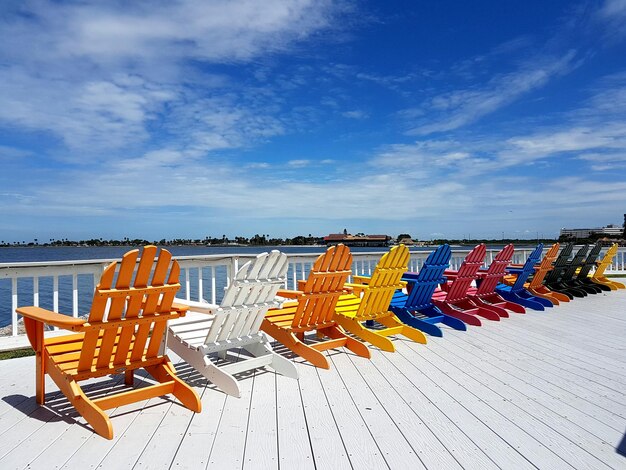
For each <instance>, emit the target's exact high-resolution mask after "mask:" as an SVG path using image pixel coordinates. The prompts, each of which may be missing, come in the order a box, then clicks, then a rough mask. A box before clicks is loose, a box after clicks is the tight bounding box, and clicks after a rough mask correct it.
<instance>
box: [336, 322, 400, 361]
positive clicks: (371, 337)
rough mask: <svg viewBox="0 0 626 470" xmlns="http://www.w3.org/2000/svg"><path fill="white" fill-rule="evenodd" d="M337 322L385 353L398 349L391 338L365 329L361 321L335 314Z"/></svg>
mask: <svg viewBox="0 0 626 470" xmlns="http://www.w3.org/2000/svg"><path fill="white" fill-rule="evenodd" d="M335 320H336V321H337V323H339V325H340V326H341V327H342V328H344V329H345V330H347V331H349V332H350V333H352V334H353V335H355V336H358V337H359V338H361V339H362V340H364V341H367V342H368V343H370V344H372V345H374V346H376V347H378V348H380V349H382V350H383V351H388V352H394V351H395V350H396V347H395V346H394V345H393V342H392V341H391V340H390V339H389V338H386V337H384V336H381V335H379V334H378V333H376V332H375V331H374V330H370V329H369V328H365V327H364V326H363V325H362V324H361V322H360V321H358V320H355V319H354V318H348V317H346V316H344V315H337V314H335Z"/></svg>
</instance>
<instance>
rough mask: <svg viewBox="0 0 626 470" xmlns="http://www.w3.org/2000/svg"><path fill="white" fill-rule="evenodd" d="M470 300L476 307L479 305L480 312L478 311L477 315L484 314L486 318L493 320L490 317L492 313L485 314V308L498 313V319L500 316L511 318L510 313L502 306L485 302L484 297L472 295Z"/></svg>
mask: <svg viewBox="0 0 626 470" xmlns="http://www.w3.org/2000/svg"><path fill="white" fill-rule="evenodd" d="M470 302H471V303H472V304H474V305H475V306H476V307H478V312H476V314H477V315H482V316H484V317H485V318H488V319H489V320H491V318H490V316H491V315H490V314H486V315H490V316H485V314H484V313H481V312H484V311H485V310H488V311H490V312H493V313H495V314H496V315H498V317H499V318H498V319H500V318H509V313H508V312H507V311H506V310H505V309H504V308H502V307H500V306H498V305H493V304H490V303H487V302H485V301H484V300H483V299H481V298H480V297H471V298H470Z"/></svg>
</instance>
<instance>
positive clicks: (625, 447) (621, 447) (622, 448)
mask: <svg viewBox="0 0 626 470" xmlns="http://www.w3.org/2000/svg"><path fill="white" fill-rule="evenodd" d="M615 452H617V453H618V454H619V455H622V456H624V457H626V432H624V435H623V436H622V441H621V442H620V443H619V444H618V446H617V447H616V448H615Z"/></svg>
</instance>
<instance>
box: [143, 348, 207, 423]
mask: <svg viewBox="0 0 626 470" xmlns="http://www.w3.org/2000/svg"><path fill="white" fill-rule="evenodd" d="M145 369H146V371H148V373H149V374H150V375H151V376H152V377H154V378H155V379H156V380H157V381H158V382H169V381H171V380H173V381H174V390H173V391H172V395H174V396H175V397H176V398H178V401H180V402H181V403H182V404H183V406H184V407H185V408H188V409H190V410H191V411H195V412H196V413H200V411H202V403H201V402H200V397H199V396H198V394H197V393H196V391H195V390H194V389H193V388H191V387H190V386H189V385H187V384H186V383H185V382H183V381H182V380H181V379H180V378H178V376H177V375H176V369H174V366H173V365H172V363H171V362H170V360H169V358H168V357H167V356H164V357H163V362H162V363H161V364H156V365H154V366H148V367H145Z"/></svg>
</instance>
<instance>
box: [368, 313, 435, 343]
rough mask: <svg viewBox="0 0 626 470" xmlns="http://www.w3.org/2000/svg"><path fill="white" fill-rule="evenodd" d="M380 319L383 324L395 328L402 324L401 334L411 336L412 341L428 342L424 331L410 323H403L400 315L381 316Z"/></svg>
mask: <svg viewBox="0 0 626 470" xmlns="http://www.w3.org/2000/svg"><path fill="white" fill-rule="evenodd" d="M378 321H379V322H380V323H382V324H383V325H385V326H386V327H387V328H394V327H396V326H400V327H402V331H400V334H401V335H404V336H406V337H407V338H409V339H410V340H412V341H415V342H416V343H421V344H426V336H424V333H422V332H421V331H419V330H416V329H415V328H412V327H410V326H409V325H406V324H404V323H402V322H401V321H400V320H399V319H398V317H396V316H395V315H388V316H386V317H383V318H381V319H380V320H378Z"/></svg>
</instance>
